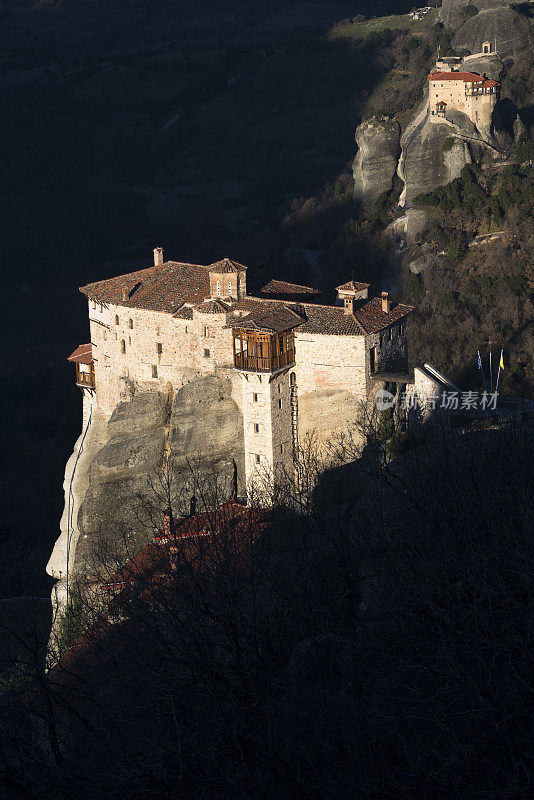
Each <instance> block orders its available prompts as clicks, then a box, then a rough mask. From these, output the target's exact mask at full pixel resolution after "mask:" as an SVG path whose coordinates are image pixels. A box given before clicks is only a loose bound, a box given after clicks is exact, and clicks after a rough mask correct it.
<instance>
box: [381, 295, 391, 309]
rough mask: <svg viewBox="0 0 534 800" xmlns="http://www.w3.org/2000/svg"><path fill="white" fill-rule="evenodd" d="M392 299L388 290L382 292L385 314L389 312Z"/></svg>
mask: <svg viewBox="0 0 534 800" xmlns="http://www.w3.org/2000/svg"><path fill="white" fill-rule="evenodd" d="M390 302H391V301H390V299H389V297H388V293H387V292H382V311H383V312H384V314H389V306H390Z"/></svg>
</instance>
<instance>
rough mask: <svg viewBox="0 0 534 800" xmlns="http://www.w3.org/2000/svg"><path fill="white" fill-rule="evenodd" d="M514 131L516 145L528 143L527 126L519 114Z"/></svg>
mask: <svg viewBox="0 0 534 800" xmlns="http://www.w3.org/2000/svg"><path fill="white" fill-rule="evenodd" d="M513 130H514V142H516V144H520V143H521V142H526V141H527V140H528V130H527V126H526V125H525V123H524V122H523V120H522V119H521V117H520V116H519V114H517V116H516V118H515V121H514V125H513Z"/></svg>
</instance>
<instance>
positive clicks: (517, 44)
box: [452, 5, 531, 58]
mask: <svg viewBox="0 0 534 800" xmlns="http://www.w3.org/2000/svg"><path fill="white" fill-rule="evenodd" d="M486 41H487V42H491V43H492V46H496V49H497V52H498V53H499V55H500V56H501V57H502V58H514V57H516V56H518V55H520V54H521V53H523V52H524V51H525V50H526V49H527V48H528V47H529V44H530V41H531V31H530V24H529V22H528V20H527V19H526V18H525V17H524V16H522V15H521V14H519V13H517V11H514V10H513V9H511V8H508V6H504V5H500V6H499V7H498V8H489V9H488V10H486V11H480V13H479V14H477V15H476V16H475V17H471V18H470V19H468V20H467V21H466V22H464V24H463V25H462V26H461V28H460V29H459V30H458V31H457V32H456V34H455V36H454V39H453V40H452V46H453V48H454V49H455V50H456V51H461V50H468V51H469V52H470V53H480V52H481V51H482V43H483V42H486Z"/></svg>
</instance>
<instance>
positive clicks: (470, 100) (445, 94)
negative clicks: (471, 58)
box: [428, 43, 500, 135]
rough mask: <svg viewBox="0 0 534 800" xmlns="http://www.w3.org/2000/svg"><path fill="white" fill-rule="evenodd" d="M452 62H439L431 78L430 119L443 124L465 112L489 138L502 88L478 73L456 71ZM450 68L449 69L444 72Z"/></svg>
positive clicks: (429, 84) (429, 90)
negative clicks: (453, 113) (450, 116)
mask: <svg viewBox="0 0 534 800" xmlns="http://www.w3.org/2000/svg"><path fill="white" fill-rule="evenodd" d="M485 44H488V43H485ZM452 61H453V59H447V60H446V61H438V62H437V64H436V71H435V72H431V73H430V75H429V76H428V94H429V104H430V119H431V120H432V121H433V122H442V121H443V119H444V118H445V117H446V115H447V114H448V112H450V111H462V112H463V113H464V114H466V115H467V116H468V117H469V119H470V120H471V122H472V123H473V124H474V125H475V127H476V128H478V130H479V131H480V132H481V133H483V134H486V135H489V133H490V131H491V125H492V117H493V109H494V108H495V105H496V103H497V100H498V99H499V86H500V84H499V83H497V81H494V80H492V79H491V78H486V77H485V76H483V75H478V74H477V73H476V72H461V71H460V70H457V69H454V66H455V65H453V63H452ZM447 64H448V66H449V69H448V70H447V69H445V70H443V67H444V66H445V67H447ZM450 67H453V68H452V69H450Z"/></svg>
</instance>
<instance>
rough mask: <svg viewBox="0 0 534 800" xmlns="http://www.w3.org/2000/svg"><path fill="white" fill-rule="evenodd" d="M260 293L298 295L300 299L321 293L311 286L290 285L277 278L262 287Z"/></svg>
mask: <svg viewBox="0 0 534 800" xmlns="http://www.w3.org/2000/svg"><path fill="white" fill-rule="evenodd" d="M260 291H261V292H262V294H271V295H277V294H280V295H298V296H299V297H300V296H301V295H306V294H319V291H318V290H317V289H314V288H313V287H311V286H301V285H300V284H298V283H288V282H287V281H279V280H276V279H275V278H273V279H272V280H270V281H269V283H266V284H265V286H262V288H261V290H260Z"/></svg>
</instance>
